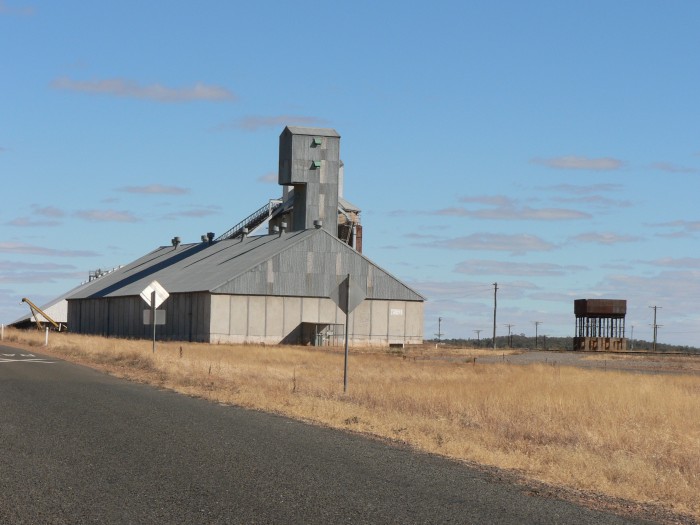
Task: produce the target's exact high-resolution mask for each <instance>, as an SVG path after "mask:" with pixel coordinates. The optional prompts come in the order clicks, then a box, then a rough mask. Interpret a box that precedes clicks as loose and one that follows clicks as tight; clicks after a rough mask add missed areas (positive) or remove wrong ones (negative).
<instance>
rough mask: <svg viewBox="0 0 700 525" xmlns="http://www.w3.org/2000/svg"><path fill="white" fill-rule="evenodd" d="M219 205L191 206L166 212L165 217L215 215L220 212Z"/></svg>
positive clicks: (169, 218)
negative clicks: (186, 208) (187, 208)
mask: <svg viewBox="0 0 700 525" xmlns="http://www.w3.org/2000/svg"><path fill="white" fill-rule="evenodd" d="M220 211H221V207H219V206H202V207H199V208H191V209H189V210H182V211H177V212H172V213H168V214H167V215H165V217H164V218H165V219H168V220H171V219H179V218H181V217H191V218H197V217H209V216H210V215H216V214H218V213H220Z"/></svg>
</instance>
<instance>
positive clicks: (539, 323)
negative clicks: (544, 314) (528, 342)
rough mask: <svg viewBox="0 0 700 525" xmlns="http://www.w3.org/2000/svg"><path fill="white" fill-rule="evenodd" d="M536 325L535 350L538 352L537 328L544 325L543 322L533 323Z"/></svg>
mask: <svg viewBox="0 0 700 525" xmlns="http://www.w3.org/2000/svg"><path fill="white" fill-rule="evenodd" d="M533 323H535V350H537V327H538V326H540V325H541V324H542V321H533Z"/></svg>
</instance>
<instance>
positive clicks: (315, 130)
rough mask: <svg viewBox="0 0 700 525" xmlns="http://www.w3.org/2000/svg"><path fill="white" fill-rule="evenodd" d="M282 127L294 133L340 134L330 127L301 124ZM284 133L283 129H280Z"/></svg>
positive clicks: (331, 135) (326, 135)
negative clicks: (312, 126) (305, 126)
mask: <svg viewBox="0 0 700 525" xmlns="http://www.w3.org/2000/svg"><path fill="white" fill-rule="evenodd" d="M284 129H288V130H289V131H291V132H292V133H293V134H294V135H310V136H319V137H338V138H340V134H339V133H338V132H337V131H336V130H334V129H331V128H304V127H301V126H287V127H285V128H284ZM282 133H284V131H282Z"/></svg>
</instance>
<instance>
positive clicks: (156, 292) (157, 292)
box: [141, 281, 170, 354]
mask: <svg viewBox="0 0 700 525" xmlns="http://www.w3.org/2000/svg"><path fill="white" fill-rule="evenodd" d="M168 297H170V294H169V293H168V292H167V291H166V290H165V288H163V287H162V286H161V285H160V283H159V282H158V281H153V282H152V283H151V284H149V285H148V286H146V288H144V290H143V291H142V292H141V298H142V299H143V300H144V301H145V302H146V304H147V305H148V306H150V307H151V312H150V313H151V315H150V317H151V318H150V319H149V321H150V323H151V326H152V327H153V353H154V354H155V352H156V324H165V320H163V322H162V323H159V322H156V313H157V312H158V310H156V309H157V308H158V307H159V306H160V305H161V304H163V301H165V300H166V299H167V298H168Z"/></svg>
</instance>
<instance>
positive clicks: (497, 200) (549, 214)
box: [432, 195, 592, 221]
mask: <svg viewBox="0 0 700 525" xmlns="http://www.w3.org/2000/svg"><path fill="white" fill-rule="evenodd" d="M459 200H460V202H464V203H467V204H482V205H484V206H491V208H484V209H468V208H465V207H451V208H443V209H441V210H437V211H435V212H432V214H433V215H444V216H448V217H468V218H470V219H486V220H508V221H519V220H532V221H563V220H578V219H590V218H591V217H592V216H591V215H590V214H589V213H586V212H582V211H578V210H572V209H567V208H531V207H529V206H522V205H521V204H520V203H518V202H517V201H516V200H515V199H512V198H510V197H507V196H505V195H480V196H475V197H461V198H460V199H459Z"/></svg>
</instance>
